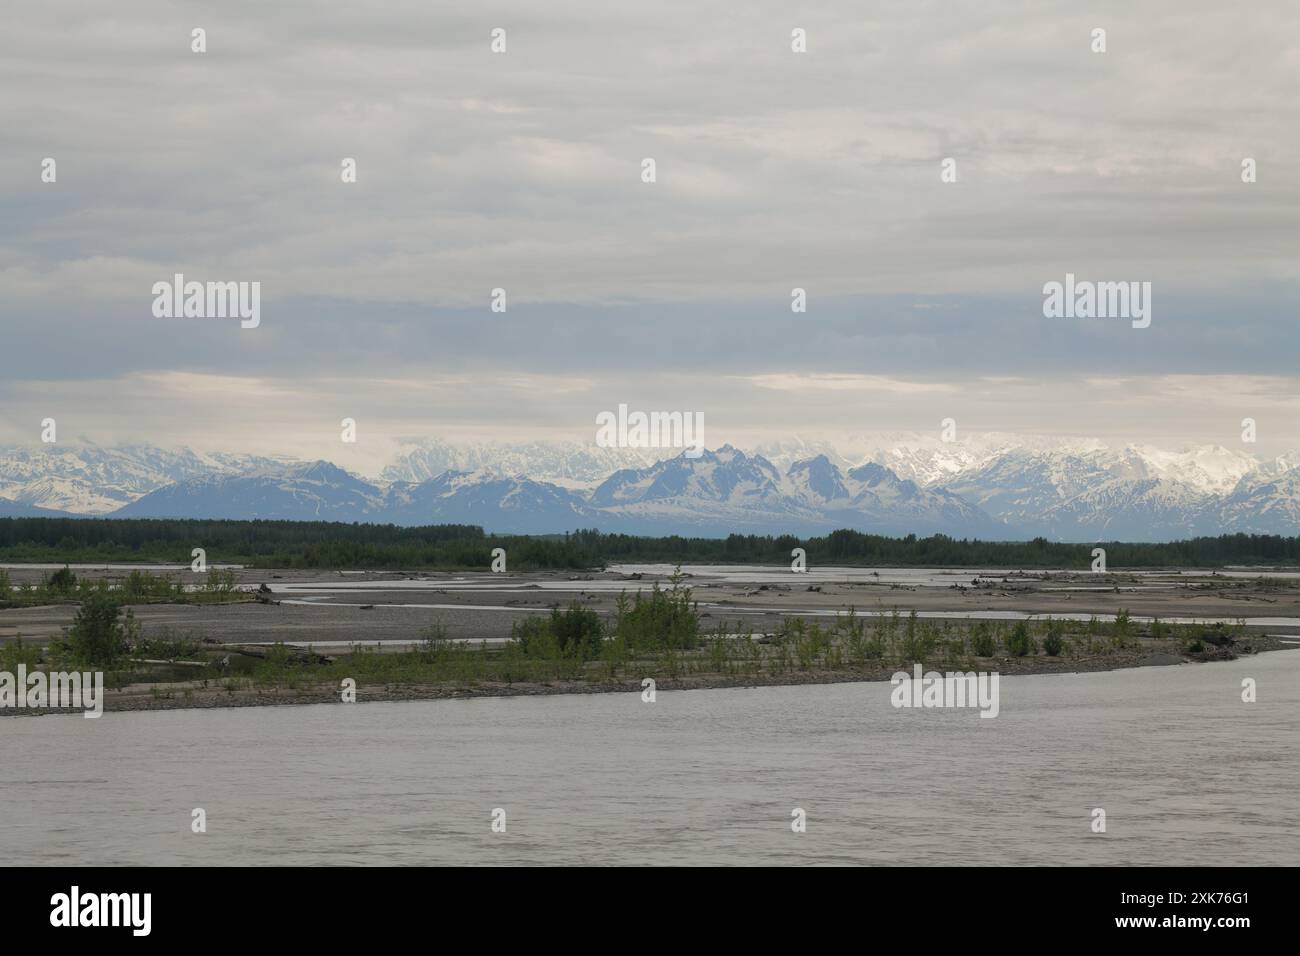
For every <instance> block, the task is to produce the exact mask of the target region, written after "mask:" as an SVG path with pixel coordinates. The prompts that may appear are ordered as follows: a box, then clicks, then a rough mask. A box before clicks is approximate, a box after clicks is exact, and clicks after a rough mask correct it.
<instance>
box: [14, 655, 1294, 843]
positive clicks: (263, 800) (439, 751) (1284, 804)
mask: <svg viewBox="0 0 1300 956" xmlns="http://www.w3.org/2000/svg"><path fill="white" fill-rule="evenodd" d="M1247 677H1250V678H1253V679H1254V680H1255V681H1256V683H1257V693H1258V700H1257V702H1255V703H1243V702H1242V700H1241V684H1242V679H1243V678H1247ZM890 689H891V688H890V686H889V685H888V684H885V683H859V684H835V685H826V686H802V687H777V688H755V689H745V690H709V691H682V692H675V693H673V692H663V691H661V692H660V693H659V694H658V699H657V701H656V702H655V703H652V704H651V703H642V701H641V699H640V695H639V694H632V693H629V694H618V695H592V696H570V697H544V698H543V697H525V698H515V699H497V700H489V699H484V700H467V701H431V702H417V703H374V704H364V703H363V704H355V705H344V704H338V705H317V706H295V707H275V708H245V709H231V710H192V711H171V712H155V713H108V714H105V715H104V716H103V717H102V718H101V719H99V720H85V719H82V718H81V717H65V716H47V717H39V718H27V717H24V718H0V767H2V768H3V770H2V771H0V853H3V856H4V859H5V860H6V861H8V862H9V863H10V864H15V863H28V864H41V863H49V864H167V863H181V864H324V863H334V864H338V863H361V864H373V863H398V864H426V863H458V864H490V863H525V864H536V863H616V864H645V863H651V864H671V863H682V864H692V863H726V864H760V863H864V864H874V865H884V864H974V863H992V864H1063V863H1088V864H1102V863H1116V864H1247V865H1251V864H1254V865H1260V864H1263V865H1274V864H1289V865H1296V864H1300V820H1298V817H1300V801H1298V800H1297V794H1300V754H1298V753H1297V740H1300V651H1280V652H1276V653H1269V654H1264V655H1261V656H1258V657H1252V658H1244V659H1241V660H1238V661H1234V662H1231V663H1220V664H1203V665H1183V666H1176V667H1152V668H1141V669H1135V670H1128V671H1118V672H1111V673H1099V674H1078V675H1065V676H1042V677H1008V678H1003V679H1002V681H1001V713H1000V715H999V716H998V717H997V718H995V719H987V718H981V717H979V716H978V712H977V711H975V710H902V709H895V708H893V707H892V706H891V705H890V703H889V694H890ZM796 807H798V808H802V809H803V810H804V811H805V813H806V818H807V829H806V832H802V833H795V832H792V830H791V827H790V822H791V811H792V810H793V809H794V808H796ZM195 808H202V809H203V810H204V811H205V812H206V820H207V832H206V833H193V832H191V819H192V811H193V810H194V809H195ZM495 808H501V809H502V810H504V811H505V820H506V830H505V832H504V833H498V832H493V830H492V814H493V810H494V809H495ZM1094 808H1102V809H1104V810H1105V811H1106V832H1105V833H1093V832H1091V828H1090V824H1091V822H1092V811H1093V810H1094Z"/></svg>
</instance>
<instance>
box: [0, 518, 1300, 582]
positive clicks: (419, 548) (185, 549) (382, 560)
mask: <svg viewBox="0 0 1300 956" xmlns="http://www.w3.org/2000/svg"><path fill="white" fill-rule="evenodd" d="M1099 545H1100V546H1101V547H1104V548H1105V549H1106V563H1107V566H1108V567H1109V568H1112V569H1114V568H1124V567H1129V568H1139V567H1140V568H1151V567H1221V566H1223V565H1230V564H1266V565H1296V564H1300V538H1297V537H1290V538H1287V537H1281V536H1279V535H1245V534H1232V535H1221V536H1219V537H1217V538H1193V539H1190V540H1187V541H1175V542H1169V543H1163V544H1126V543H1122V542H1099V543H1098V544H1065V543H1060V542H1052V541H1048V540H1046V539H1044V538H1036V539H1034V540H1033V541H980V540H977V539H960V540H958V539H954V538H949V537H946V536H944V535H935V536H932V537H928V538H918V537H916V536H915V535H908V536H907V537H905V538H889V537H884V536H881V535H873V534H863V533H861V532H858V531H847V530H846V531H834V532H831V533H830V534H828V535H825V536H823V537H814V538H797V537H794V536H792V535H781V536H775V537H774V536H770V535H731V536H730V537H728V538H685V537H677V536H669V537H659V538H647V537H637V536H634V535H625V534H604V533H601V532H598V531H575V532H573V533H571V534H564V535H549V536H541V537H528V536H522V535H488V534H484V532H483V529H482V528H479V527H475V526H473V525H430V526H427V527H420V528H402V527H397V526H395V525H374V524H341V523H335V522H324V521H202V520H181V519H175V520H173V519H103V518H0V560H3V561H43V562H44V561H49V562H56V561H64V562H78V561H131V562H141V563H149V562H167V563H180V562H184V563H189V561H190V557H191V551H192V549H194V548H203V549H204V550H205V551H206V554H207V560H208V561H209V562H231V563H239V564H250V565H255V566H260V567H280V568H331V567H337V568H418V567H444V568H487V567H488V565H489V563H490V561H491V552H492V549H493V548H505V549H506V553H507V556H508V561H509V569H510V570H523V569H527V568H575V569H576V568H599V567H603V566H604V565H606V564H609V563H617V562H629V561H653V562H668V563H674V562H683V563H688V562H689V563H696V564H699V563H768V564H788V563H789V561H790V551H791V549H793V548H804V549H805V550H806V551H807V553H808V562H809V564H810V565H814V566H815V565H817V564H856V565H890V566H909V565H910V566H952V567H961V566H968V567H989V568H1050V567H1060V568H1077V569H1079V570H1086V569H1088V568H1089V567H1090V565H1091V561H1092V557H1091V555H1092V549H1093V548H1094V547H1097V546H1099Z"/></svg>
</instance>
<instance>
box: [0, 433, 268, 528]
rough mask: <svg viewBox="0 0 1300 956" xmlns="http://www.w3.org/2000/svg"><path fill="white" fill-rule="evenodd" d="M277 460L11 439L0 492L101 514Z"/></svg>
mask: <svg viewBox="0 0 1300 956" xmlns="http://www.w3.org/2000/svg"><path fill="white" fill-rule="evenodd" d="M276 464H282V462H280V461H279V460H277V459H269V458H259V457H256V456H251V455H227V454H215V455H205V454H200V453H198V452H194V451H191V450H189V449H187V448H182V449H179V450H175V451H169V450H166V449H162V448H156V447H154V446H151V445H122V446H117V447H112V448H109V447H103V446H100V445H95V444H92V443H90V442H59V443H57V444H49V445H38V446H35V447H31V446H23V445H11V446H4V447H0V497H3V498H8V499H10V500H12V501H15V502H19V503H22V504H27V505H33V506H37V507H41V508H47V509H55V510H61V511H69V512H75V513H78V514H105V513H107V512H110V511H114V510H116V509H118V508H120V507H121V506H122V505H124V504H127V503H128V502H131V501H135V500H136V499H137V498H140V497H141V496H143V495H145V494H148V493H149V492H151V491H154V490H156V489H158V488H161V487H163V486H164V485H168V484H171V483H173V482H177V481H184V480H186V479H188V478H194V477H198V476H200V475H205V474H214V473H220V474H234V473H238V472H244V471H248V470H251V469H254V468H263V467H270V466H273V465H276Z"/></svg>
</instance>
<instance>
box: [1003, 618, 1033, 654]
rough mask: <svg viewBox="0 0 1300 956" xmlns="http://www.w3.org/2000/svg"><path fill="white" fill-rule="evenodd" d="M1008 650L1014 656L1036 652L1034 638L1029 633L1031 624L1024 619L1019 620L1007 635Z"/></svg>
mask: <svg viewBox="0 0 1300 956" xmlns="http://www.w3.org/2000/svg"><path fill="white" fill-rule="evenodd" d="M1007 651H1008V653H1010V654H1011V655H1012V656H1013V657H1028V656H1029V655H1030V654H1033V653H1034V639H1033V637H1031V636H1030V634H1029V625H1028V624H1027V623H1025V622H1024V621H1017V622H1016V626H1015V627H1013V628H1012V629H1011V633H1010V634H1008V635H1007Z"/></svg>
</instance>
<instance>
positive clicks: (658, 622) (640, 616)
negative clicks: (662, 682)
mask: <svg viewBox="0 0 1300 956" xmlns="http://www.w3.org/2000/svg"><path fill="white" fill-rule="evenodd" d="M681 582H682V574H681V569H680V568H679V569H678V570H677V571H676V572H674V574H673V576H672V578H670V585H671V586H670V587H669V588H668V589H667V590H664V589H663V588H661V587H659V584H658V582H656V583H655V585H654V588H653V589H652V590H651V591H650V594H649V596H646V595H644V594H643V593H642V592H640V591H638V592H637V593H636V594H635V595H633V597H632V600H631V601H630V602H629V601H628V600H627V596H626V595H619V599H618V609H617V611H616V612H615V616H614V634H615V635H616V636H617V637H619V638H621V639H622V640H624V641H625V642H626V643H627V646H628V647H629V648H631V649H632V650H634V651H646V650H656V649H660V648H665V647H666V648H672V649H673V650H679V651H689V650H694V648H695V647H696V645H698V644H699V638H700V621H699V616H698V615H697V614H696V613H695V607H694V605H692V604H691V589H690V588H685V587H682V585H681Z"/></svg>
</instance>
